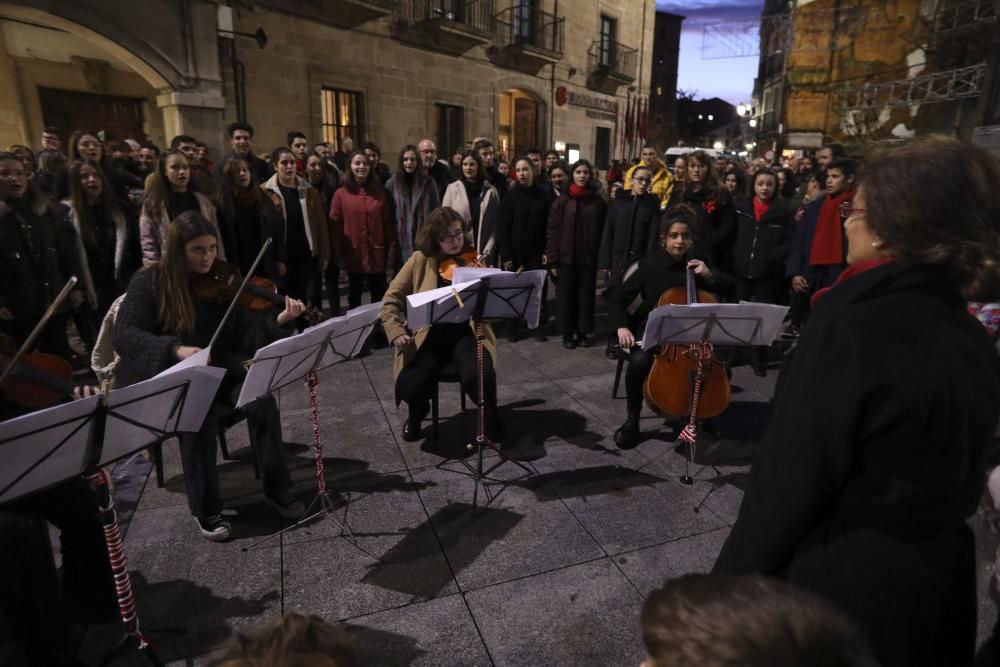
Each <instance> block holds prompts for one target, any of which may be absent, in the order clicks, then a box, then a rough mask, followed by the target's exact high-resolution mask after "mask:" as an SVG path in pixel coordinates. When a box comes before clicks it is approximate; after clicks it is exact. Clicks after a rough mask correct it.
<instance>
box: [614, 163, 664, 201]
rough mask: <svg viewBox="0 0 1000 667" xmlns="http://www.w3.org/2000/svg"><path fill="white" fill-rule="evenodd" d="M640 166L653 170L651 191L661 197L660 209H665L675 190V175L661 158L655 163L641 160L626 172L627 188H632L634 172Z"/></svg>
mask: <svg viewBox="0 0 1000 667" xmlns="http://www.w3.org/2000/svg"><path fill="white" fill-rule="evenodd" d="M639 167H646V168H647V169H650V170H651V171H652V172H653V182H652V184H650V186H649V191H650V192H652V193H653V194H654V195H656V196H657V197H658V198H659V200H660V210H663V209H665V208H666V207H667V202H668V201H670V193H671V192H673V190H674V175H673V174H671V173H670V171H669V170H668V169H667V168H666V167H665V166H664V165H663V163H662V162H660V161H659V160H657V161H656V163H655V164H646V163H645V162H640V163H639V164H637V165H634V166H632V167H629V170H628V171H627V172H625V183H624V184H623V185H622V187H623V188H624V189H625V190H631V189H632V172H634V171H635V170H636V169H638V168H639Z"/></svg>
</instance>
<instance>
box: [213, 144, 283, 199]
mask: <svg viewBox="0 0 1000 667" xmlns="http://www.w3.org/2000/svg"><path fill="white" fill-rule="evenodd" d="M234 157H238V158H240V159H242V160H246V161H247V162H249V163H250V173H251V174H252V175H253V182H254V184H255V185H263V184H264V183H266V182H267V179H269V178H271V177H272V176H274V170H273V169H271V167H270V165H268V164H267V160H263V159H261V158H259V157H257V156H256V155H254V153H253V152H252V151H251V152H250V153H249V154H247V155H238V154H237V153H230V154H229V155H226V156H223V158H222V159H221V160H219V161H218V162H217V163H216V165H215V173H214V174H212V176H213V177H214V178H215V184H216V186H217V187H221V185H222V172H223V170H225V168H226V165H227V164H228V163H229V161H230V160H231V159H233V158H234ZM205 194H209V193H205Z"/></svg>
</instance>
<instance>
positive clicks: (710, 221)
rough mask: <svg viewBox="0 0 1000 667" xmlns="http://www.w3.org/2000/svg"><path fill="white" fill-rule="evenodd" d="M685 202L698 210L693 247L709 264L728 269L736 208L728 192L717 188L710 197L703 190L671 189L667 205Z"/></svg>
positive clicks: (734, 232) (734, 230) (734, 231)
mask: <svg viewBox="0 0 1000 667" xmlns="http://www.w3.org/2000/svg"><path fill="white" fill-rule="evenodd" d="M681 202H683V203H685V204H689V205H690V206H691V207H693V208H694V210H695V211H696V212H697V213H698V222H699V227H700V229H699V230H698V233H699V237H698V241H697V242H696V243H695V247H696V249H697V250H698V252H700V253H701V254H702V255H704V256H705V257H707V258H708V259H709V260H711V263H712V266H718V267H722V268H724V269H727V270H728V268H729V262H730V258H731V254H732V249H733V238H734V236H735V234H736V210H735V209H734V208H733V199H732V197H731V196H730V195H729V193H728V192H727V191H726V190H724V189H722V188H719V189H718V191H717V192H716V194H715V195H714V196H709V194H708V191H707V190H706V189H704V188H703V189H701V190H700V191H698V192H692V191H691V190H689V189H687V188H674V191H673V193H671V195H670V203H669V204H668V205H667V208H670V207H671V206H675V205H676V204H678V203H681Z"/></svg>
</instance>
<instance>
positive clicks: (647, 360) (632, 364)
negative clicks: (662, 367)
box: [625, 347, 661, 415]
mask: <svg viewBox="0 0 1000 667" xmlns="http://www.w3.org/2000/svg"><path fill="white" fill-rule="evenodd" d="M660 349H661V348H659V347H655V348H653V349H651V350H643V349H642V348H641V347H634V348H632V351H631V352H630V353H629V357H628V369H627V370H626V371H625V405H626V406H627V408H626V409H627V410H628V412H629V414H635V415H638V414H639V413H640V412H642V401H643V393H642V385H643V384H644V383H645V382H646V376H648V375H649V371H651V370H652V369H653V361H655V360H656V355H657V354H659V353H660Z"/></svg>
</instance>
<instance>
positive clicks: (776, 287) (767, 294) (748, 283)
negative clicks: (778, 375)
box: [736, 275, 785, 368]
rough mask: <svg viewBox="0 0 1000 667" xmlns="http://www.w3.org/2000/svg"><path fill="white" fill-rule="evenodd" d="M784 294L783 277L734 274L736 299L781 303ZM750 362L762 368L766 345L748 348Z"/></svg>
mask: <svg viewBox="0 0 1000 667" xmlns="http://www.w3.org/2000/svg"><path fill="white" fill-rule="evenodd" d="M784 295H785V277H784V276H781V275H778V276H765V277H763V278H744V277H743V276H736V300H737V301H752V302H754V303H781V302H782V300H783V297H784ZM750 363H751V364H752V365H753V367H754V368H758V367H760V368H763V367H764V366H765V365H766V363H767V346H766V345H758V346H755V347H753V348H752V349H751V350H750Z"/></svg>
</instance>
